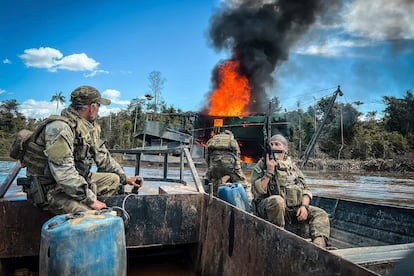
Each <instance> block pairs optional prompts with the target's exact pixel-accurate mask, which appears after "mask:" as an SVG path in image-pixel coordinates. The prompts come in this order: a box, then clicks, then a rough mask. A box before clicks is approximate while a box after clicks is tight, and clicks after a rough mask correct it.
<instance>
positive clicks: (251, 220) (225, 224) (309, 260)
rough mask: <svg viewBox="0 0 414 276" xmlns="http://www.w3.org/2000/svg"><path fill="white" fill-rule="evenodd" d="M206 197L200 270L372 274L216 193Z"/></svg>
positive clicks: (213, 272)
mask: <svg viewBox="0 0 414 276" xmlns="http://www.w3.org/2000/svg"><path fill="white" fill-rule="evenodd" d="M204 201H205V206H206V208H205V210H206V213H205V215H204V216H203V217H204V219H205V221H204V223H205V224H203V226H202V227H203V229H204V231H205V232H203V231H202V237H201V241H200V249H201V253H200V264H199V266H198V267H199V268H200V274H201V275H300V274H303V273H306V275H376V274H375V273H374V272H371V271H369V270H367V269H365V268H363V267H361V266H358V265H356V264H354V263H351V262H349V261H347V260H345V259H343V258H341V257H339V256H336V255H334V254H332V253H330V252H329V251H326V250H323V249H320V248H318V247H316V246H315V245H313V244H311V243H310V242H307V241H306V240H304V239H302V238H299V237H298V236H296V235H294V234H292V233H289V232H287V231H285V230H283V229H281V228H278V227H276V226H274V225H273V224H271V223H268V222H266V221H264V220H261V219H259V218H257V217H255V216H252V215H250V214H248V213H246V212H243V211H242V210H240V209H236V208H232V207H231V206H229V205H228V204H226V203H224V202H223V201H220V200H218V199H216V198H214V197H213V198H212V199H211V200H210V199H209V198H208V196H207V195H206V196H205V199H204Z"/></svg>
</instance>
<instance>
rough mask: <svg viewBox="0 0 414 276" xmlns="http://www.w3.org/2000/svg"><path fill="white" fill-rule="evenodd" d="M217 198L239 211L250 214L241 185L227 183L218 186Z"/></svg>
mask: <svg viewBox="0 0 414 276" xmlns="http://www.w3.org/2000/svg"><path fill="white" fill-rule="evenodd" d="M217 193H218V197H219V198H220V199H222V200H224V201H226V202H228V203H230V204H232V205H234V206H236V207H238V208H240V209H243V210H245V211H247V212H250V206H249V201H248V199H247V195H246V191H245V190H244V187H243V185H241V184H239V183H228V184H226V185H219V187H218V192H217Z"/></svg>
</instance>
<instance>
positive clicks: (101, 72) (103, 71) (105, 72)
mask: <svg viewBox="0 0 414 276" xmlns="http://www.w3.org/2000/svg"><path fill="white" fill-rule="evenodd" d="M102 74H109V72H108V71H105V70H94V71H92V72H91V73H89V74H83V76H84V77H85V78H92V77H95V76H96V75H102Z"/></svg>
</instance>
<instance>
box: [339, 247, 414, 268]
mask: <svg viewBox="0 0 414 276" xmlns="http://www.w3.org/2000/svg"><path fill="white" fill-rule="evenodd" d="M411 250H414V243H406V244H395V245H382V246H366V247H354V248H345V249H336V250H331V252H332V253H334V254H336V255H338V256H341V257H343V258H345V259H347V260H349V261H351V262H354V263H356V264H360V265H366V264H370V263H389V262H397V261H399V260H401V259H403V258H404V257H405V256H406V255H407V254H408V253H409V252H410V251H411Z"/></svg>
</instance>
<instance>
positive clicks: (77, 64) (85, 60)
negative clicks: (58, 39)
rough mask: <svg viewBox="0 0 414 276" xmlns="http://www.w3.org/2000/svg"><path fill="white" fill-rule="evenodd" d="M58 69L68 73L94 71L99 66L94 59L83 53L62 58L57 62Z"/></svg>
mask: <svg viewBox="0 0 414 276" xmlns="http://www.w3.org/2000/svg"><path fill="white" fill-rule="evenodd" d="M57 65H58V67H59V69H62V70H63V69H66V70H69V71H94V70H96V68H97V67H98V65H99V62H96V61H95V60H94V59H92V58H90V57H88V56H87V55H86V54H85V53H81V54H72V55H69V56H66V57H63V58H62V59H61V60H59V61H58V62H57Z"/></svg>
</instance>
